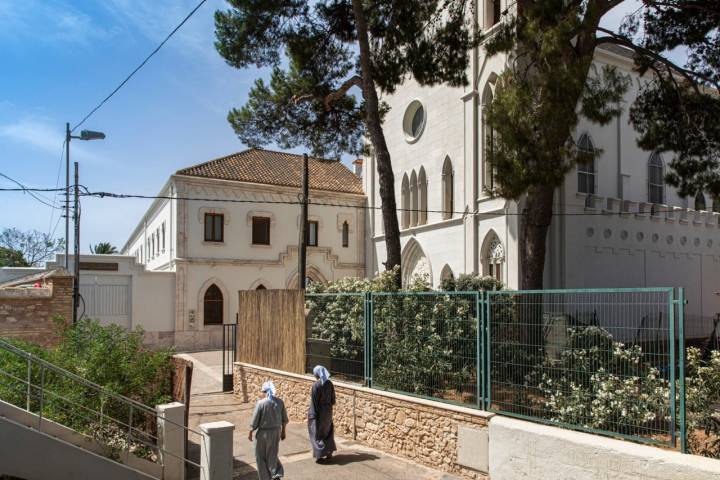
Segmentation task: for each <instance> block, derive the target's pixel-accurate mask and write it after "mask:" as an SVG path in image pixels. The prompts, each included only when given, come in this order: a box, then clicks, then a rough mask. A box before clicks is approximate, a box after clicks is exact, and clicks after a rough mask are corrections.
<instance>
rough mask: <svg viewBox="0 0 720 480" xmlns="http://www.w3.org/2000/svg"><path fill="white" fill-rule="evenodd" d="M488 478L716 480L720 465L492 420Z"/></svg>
mask: <svg viewBox="0 0 720 480" xmlns="http://www.w3.org/2000/svg"><path fill="white" fill-rule="evenodd" d="M489 430H490V439H489V442H490V478H492V479H493V480H516V479H518V480H519V479H527V478H532V479H535V478H548V479H549V478H552V479H554V480H605V479H613V480H699V479H703V480H718V479H720V461H718V460H713V459H710V458H705V457H699V456H696V455H683V454H681V453H679V452H676V451H671V450H666V449H661V448H657V447H652V446H648V445H640V444H636V443H632V442H626V441H622V440H615V439H613V438H606V437H602V436H599V435H591V434H588V433H582V432H576V431H572V430H564V429H560V428H556V427H550V426H546V425H540V424H536V423H530V422H525V421H521V420H515V419H513V418H508V417H502V416H499V415H496V416H494V417H492V418H491V419H490V429H489Z"/></svg>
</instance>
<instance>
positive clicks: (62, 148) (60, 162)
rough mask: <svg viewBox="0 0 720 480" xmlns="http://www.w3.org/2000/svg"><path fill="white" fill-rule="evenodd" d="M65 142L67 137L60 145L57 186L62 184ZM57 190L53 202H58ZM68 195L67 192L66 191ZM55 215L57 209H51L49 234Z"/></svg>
mask: <svg viewBox="0 0 720 480" xmlns="http://www.w3.org/2000/svg"><path fill="white" fill-rule="evenodd" d="M65 142H67V139H65V140H63V143H62V147H60V161H59V162H58V168H57V178H56V179H55V188H58V187H59V186H60V173H61V172H62V164H63V158H65ZM57 195H58V194H57V192H55V194H54V195H53V203H57ZM66 195H67V192H66ZM54 216H55V209H52V210H50V224H49V225H48V236H49V235H50V231H51V230H52V228H53V217H54ZM60 218H62V215H60ZM55 229H57V224H56V226H55ZM54 234H55V231H54V230H53V235H54Z"/></svg>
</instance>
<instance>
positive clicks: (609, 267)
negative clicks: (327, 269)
mask: <svg viewBox="0 0 720 480" xmlns="http://www.w3.org/2000/svg"><path fill="white" fill-rule="evenodd" d="M506 1H507V0H502V2H501V9H502V10H504V9H505V7H506V5H505V3H506ZM479 3H480V9H479V15H480V16H481V20H482V18H484V16H485V9H486V6H488V5H491V4H492V2H479ZM479 23H480V25H484V24H485V22H483V21H480V22H479ZM505 61H506V58H505V57H503V56H501V55H498V56H494V57H488V56H487V55H486V54H485V53H484V52H483V49H482V47H480V48H479V49H478V51H477V52H475V53H473V57H472V62H471V63H472V64H471V66H470V69H469V71H468V78H469V79H470V81H471V83H470V85H468V86H467V87H464V88H462V87H457V88H456V87H448V86H436V87H422V86H420V85H418V84H417V83H416V82H415V81H414V80H412V79H409V80H407V81H406V82H405V84H403V85H402V86H401V87H399V88H398V89H397V91H396V92H395V93H394V94H393V95H391V96H385V97H384V98H383V100H384V101H385V102H387V104H388V105H389V106H390V111H389V112H388V113H387V115H386V117H385V122H384V131H385V137H386V141H387V144H388V148H389V150H390V155H391V158H392V164H393V172H394V175H395V187H396V188H395V195H396V199H397V204H398V205H399V206H400V208H403V207H404V206H405V205H404V203H407V205H408V206H409V207H413V206H414V205H413V202H417V203H416V204H415V205H417V206H418V207H421V202H420V201H419V200H417V201H416V200H414V198H413V196H412V195H410V197H409V199H408V200H404V195H403V190H404V188H403V181H404V179H405V178H407V179H408V180H409V183H410V187H411V188H409V189H407V188H406V189H405V190H409V191H410V192H412V180H411V179H412V178H413V172H415V174H416V175H415V178H417V175H418V172H420V171H421V169H422V170H423V171H424V172H425V179H426V184H425V185H418V186H416V188H417V189H420V188H422V189H425V191H426V192H427V193H426V199H427V200H426V202H427V215H426V219H427V220H426V221H425V222H421V221H419V219H420V218H421V217H422V216H423V215H422V214H419V215H417V216H416V217H415V218H403V213H402V212H400V213H399V220H400V225H401V226H402V228H401V234H400V235H401V246H402V251H403V257H402V260H403V262H404V266H403V280H404V281H407V280H408V279H409V278H411V277H412V276H413V275H414V274H415V273H421V274H429V275H430V280H431V282H432V284H433V285H434V286H437V285H439V284H440V282H441V280H442V278H444V277H446V276H448V275H449V274H450V273H451V272H452V274H453V275H455V276H457V275H458V274H461V273H473V272H478V273H481V274H483V275H493V276H496V277H498V278H500V279H501V280H502V281H503V283H505V284H506V285H507V286H508V287H510V288H518V287H519V283H520V282H519V279H520V273H521V272H520V268H521V266H520V262H519V258H518V251H519V249H518V246H519V245H518V242H519V217H518V215H517V214H518V213H519V212H520V211H521V204H520V205H519V204H518V202H514V201H506V200H504V199H502V198H490V197H489V196H488V195H487V194H486V193H485V191H484V190H483V185H484V184H485V182H487V181H488V177H487V174H486V171H485V161H484V158H483V157H484V155H483V150H484V149H483V139H484V136H485V135H486V134H487V131H486V130H485V128H484V126H483V104H484V103H486V102H487V101H489V100H490V98H491V97H492V92H493V90H494V83H495V80H496V78H497V76H498V75H500V74H501V72H502V71H503V70H504V68H505ZM595 63H596V65H597V66H598V67H602V66H603V65H613V66H616V67H618V68H619V69H621V71H624V72H625V73H627V74H629V75H630V76H631V80H632V81H631V87H630V90H629V91H628V93H627V95H626V99H625V102H624V109H623V113H622V115H621V116H620V117H619V118H618V119H617V120H613V121H612V122H611V123H610V124H608V125H605V126H600V125H596V124H592V123H590V122H588V121H586V120H581V122H580V124H579V125H578V127H577V130H576V132H575V135H574V136H573V137H574V139H575V140H576V141H577V140H578V139H579V138H580V136H581V135H583V134H588V135H589V136H590V138H591V139H592V142H593V144H594V145H595V146H596V147H597V148H600V149H602V154H601V155H600V156H599V158H598V159H597V160H596V162H595V167H594V173H595V175H594V178H593V181H594V195H592V196H591V198H589V199H588V195H586V194H584V193H578V174H577V171H576V170H573V171H572V172H570V173H569V174H568V176H567V179H566V181H565V184H564V185H563V186H562V187H561V188H560V189H558V191H557V192H556V200H555V204H556V208H555V212H556V214H557V215H556V216H555V217H554V218H553V223H552V225H551V229H550V233H549V238H548V248H547V258H546V268H545V282H544V285H545V287H546V288H595V287H657V286H662V287H685V289H686V296H687V298H688V301H689V302H688V305H687V307H686V325H687V335H688V336H690V337H702V336H705V335H707V334H708V333H709V331H710V330H711V328H712V317H713V316H714V315H715V313H716V312H718V311H720V297H718V296H716V295H714V292H715V291H717V290H720V268H718V267H720V225H719V224H718V221H719V216H720V215H719V214H717V213H712V212H710V211H705V210H703V211H696V210H694V209H693V207H694V206H695V203H694V199H692V198H690V199H683V198H680V197H679V196H678V195H677V194H676V192H675V191H674V189H673V188H671V187H670V186H665V187H664V192H663V196H664V198H663V202H662V204H658V205H656V206H655V207H654V209H655V210H657V211H658V212H659V213H657V215H649V212H650V210H651V208H652V205H651V204H650V203H649V188H650V187H649V171H648V162H649V159H650V156H651V154H652V152H648V151H643V150H641V149H640V148H639V147H638V146H637V143H636V136H637V134H636V132H635V131H634V130H633V127H632V125H630V124H629V122H628V107H629V105H630V104H631V103H632V101H633V100H634V98H635V96H636V95H637V91H638V80H639V78H638V76H637V74H636V73H634V72H632V61H631V60H629V59H628V58H625V57H624V56H621V55H618V54H615V53H612V52H610V51H606V50H600V49H599V50H597V51H596V58H595ZM415 101H419V102H420V103H421V104H422V106H423V108H424V111H425V115H426V118H425V123H424V127H423V129H422V133H421V134H420V135H419V137H418V138H412V139H411V140H410V141H409V139H408V138H407V137H408V134H407V132H406V131H404V129H403V127H404V123H403V120H404V116H405V112H406V109H407V107H408V106H409V105H410V104H411V102H415ZM665 157H666V158H664V159H663V161H664V163H665V164H666V163H667V162H668V161H669V155H666V156H665ZM448 159H449V160H450V161H451V163H452V172H453V177H452V180H453V187H452V193H453V201H452V202H451V204H452V210H453V211H454V213H453V214H452V216H449V218H447V217H448V215H447V214H446V215H443V214H442V213H441V212H442V211H443V210H447V201H446V200H445V198H444V189H443V182H444V180H445V178H446V176H445V175H444V174H443V173H444V172H443V166H444V164H445V163H446V161H447V160H448ZM376 168H377V167H376V165H375V162H374V159H373V158H367V159H366V166H365V171H366V175H365V177H364V183H365V184H364V188H365V191H366V193H367V195H368V203H369V205H370V206H371V207H379V206H380V205H381V201H380V197H379V193H378V180H377V173H376ZM408 180H405V181H406V182H408ZM705 200H706V204H707V209H711V205H712V203H713V202H712V199H711V198H710V196H709V195H706V196H705ZM521 202H522V200H521ZM422 208H424V205H422ZM622 210H627V211H630V212H648V214H642V215H636V214H635V213H622ZM474 211H477V214H475V215H474V214H473V212H474ZM569 213H572V214H577V213H582V214H587V215H572V216H570V215H567V214H569ZM367 216H368V222H367V224H368V232H367V235H368V238H367V257H366V270H367V272H368V275H373V274H376V273H377V272H378V271H381V270H383V268H384V267H383V265H382V262H383V261H385V258H386V254H385V237H384V234H383V225H382V216H381V214H380V211H379V210H373V209H370V210H369V212H368V215H367ZM415 219H417V220H415ZM498 246H499V248H498ZM491 247H492V248H491ZM500 255H502V257H500ZM418 265H420V266H421V268H420V269H419V270H418V271H415V269H416V268H417V266H418Z"/></svg>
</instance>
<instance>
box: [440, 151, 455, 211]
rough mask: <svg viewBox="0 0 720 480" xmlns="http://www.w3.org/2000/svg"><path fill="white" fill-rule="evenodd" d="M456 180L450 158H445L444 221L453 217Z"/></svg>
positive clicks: (443, 171) (443, 177)
mask: <svg viewBox="0 0 720 480" xmlns="http://www.w3.org/2000/svg"><path fill="white" fill-rule="evenodd" d="M453 189H454V179H453V169H452V162H451V161H450V157H445V162H444V163H443V168H442V211H443V220H448V219H450V218H452V216H453V200H454V198H453V197H454V191H453Z"/></svg>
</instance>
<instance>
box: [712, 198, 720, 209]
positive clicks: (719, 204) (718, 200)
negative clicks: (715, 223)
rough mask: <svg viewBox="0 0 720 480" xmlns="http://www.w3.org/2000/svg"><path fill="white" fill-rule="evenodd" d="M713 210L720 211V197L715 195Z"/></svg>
mask: <svg viewBox="0 0 720 480" xmlns="http://www.w3.org/2000/svg"><path fill="white" fill-rule="evenodd" d="M712 211H713V212H714V213H720V197H718V196H717V195H713V197H712Z"/></svg>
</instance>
